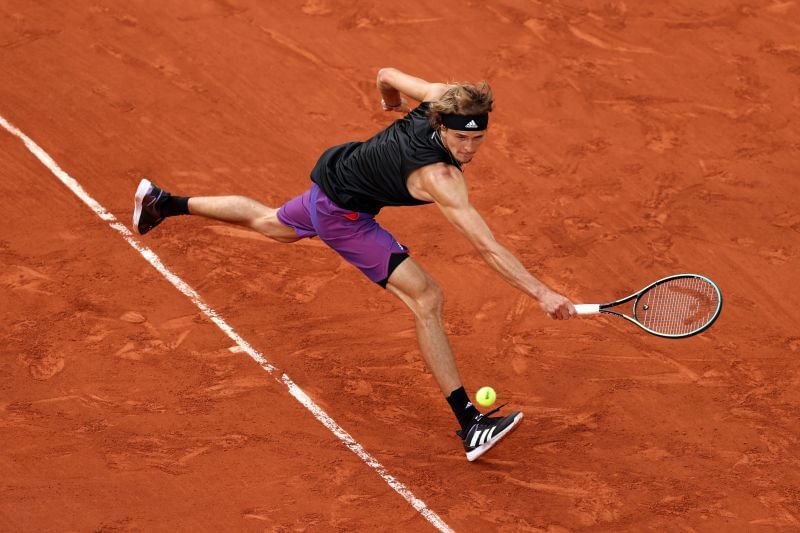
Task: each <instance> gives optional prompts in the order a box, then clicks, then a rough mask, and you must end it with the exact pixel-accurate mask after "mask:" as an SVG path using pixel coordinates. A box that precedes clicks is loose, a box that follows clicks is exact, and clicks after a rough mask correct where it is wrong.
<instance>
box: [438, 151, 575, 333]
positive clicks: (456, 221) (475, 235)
mask: <svg viewBox="0 0 800 533" xmlns="http://www.w3.org/2000/svg"><path fill="white" fill-rule="evenodd" d="M424 181H425V184H424V189H425V191H426V192H427V193H428V195H430V197H431V198H432V199H433V200H434V202H435V203H436V205H438V206H439V209H440V210H441V211H442V214H443V215H444V216H445V218H446V219H447V220H448V221H449V222H450V223H451V224H452V225H453V226H455V228H456V229H457V230H458V231H459V232H460V233H461V234H462V235H464V236H465V237H466V238H467V240H468V241H469V242H470V243H471V244H472V245H473V246H474V247H475V249H476V250H477V251H478V252H479V253H480V255H481V257H482V258H483V260H484V261H486V263H487V264H488V265H489V266H490V267H492V268H493V269H494V270H495V271H496V272H497V273H498V274H500V276H501V277H502V278H503V279H505V280H506V281H507V282H508V283H510V284H511V285H512V286H514V287H516V288H518V289H519V290H521V291H523V292H524V293H526V294H528V295H529V296H531V297H533V298H536V299H537V300H538V301H539V306H540V307H541V309H542V311H544V312H545V313H547V314H548V315H550V316H551V317H552V318H559V319H567V318H570V317H572V316H574V315H575V308H574V306H573V305H572V302H570V301H569V300H568V299H567V298H566V297H564V296H562V295H561V294H559V293H557V292H555V291H553V290H552V289H550V288H549V287H548V286H547V285H545V284H544V283H542V282H541V281H539V280H538V279H537V278H536V277H534V276H533V275H532V274H531V273H530V272H528V270H527V269H526V268H525V267H524V266H523V265H522V263H521V262H520V260H519V259H517V257H516V256H515V255H514V254H513V253H511V251H509V250H508V249H507V248H506V247H504V246H503V245H502V244H500V243H499V242H497V239H495V237H494V234H493V233H492V231H491V229H489V226H488V224H487V223H486V221H485V220H484V219H483V217H482V216H481V215H480V213H478V211H477V210H476V209H475V208H474V207H473V206H472V204H471V203H470V202H469V197H468V193H467V184H466V182H465V180H464V177H463V175H462V174H461V173H460V172H459V171H458V170H457V169H455V168H454V167H452V166H447V167H444V168H440V169H439V170H437V171H436V172H432V173H430V175H429V176H428V177H427V178H426V179H425V180H424Z"/></svg>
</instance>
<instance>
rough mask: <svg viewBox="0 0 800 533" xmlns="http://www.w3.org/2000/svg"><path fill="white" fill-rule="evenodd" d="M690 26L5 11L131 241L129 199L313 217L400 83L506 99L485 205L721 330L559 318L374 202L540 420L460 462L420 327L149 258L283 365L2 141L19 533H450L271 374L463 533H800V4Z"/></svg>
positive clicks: (206, 242)
mask: <svg viewBox="0 0 800 533" xmlns="http://www.w3.org/2000/svg"><path fill="white" fill-rule="evenodd" d="M664 4H666V3H664ZM669 4H670V5H669V6H667V5H662V4H661V3H658V5H656V4H655V3H651V2H605V1H603V2H599V1H598V2H578V1H566V2H536V1H534V2H529V1H521V0H519V1H517V0H502V1H498V2H485V3H484V2H466V3H464V2H451V1H444V2H439V3H438V5H432V3H429V2H422V1H420V0H410V1H408V2H403V3H395V2H378V1H361V0H359V1H356V2H349V1H348V2H345V1H326V0H310V1H308V2H305V3H303V2H287V3H283V2H259V1H255V0H232V1H230V2H226V1H218V2H211V1H181V2H179V1H165V2H111V1H104V0H96V1H83V0H76V1H71V2H30V1H27V0H3V2H2V4H1V5H0V116H2V117H3V118H4V119H6V120H7V121H8V122H10V123H11V124H13V125H14V126H16V127H17V128H19V129H20V130H21V131H22V132H24V134H26V135H27V136H29V137H30V138H31V139H33V140H34V141H35V142H36V143H37V144H38V145H39V146H40V147H41V148H42V150H44V151H45V152H46V153H47V154H49V155H50V156H51V157H52V158H53V160H54V161H55V162H56V163H57V164H58V165H60V167H61V168H62V169H63V170H64V171H65V172H66V173H68V174H69V176H72V177H73V178H75V180H77V181H78V182H79V183H80V185H81V186H82V187H83V188H84V189H85V190H86V192H87V193H88V194H90V195H91V197H93V198H94V199H95V200H97V202H99V203H100V204H101V205H102V206H104V207H105V208H106V209H108V211H109V212H110V213H111V214H113V215H114V216H115V217H117V219H119V220H120V221H121V222H123V223H124V224H126V225H130V217H131V211H132V198H133V192H134V190H135V188H136V184H137V183H138V181H139V179H140V178H141V177H142V176H148V177H150V178H151V179H153V180H155V181H156V182H157V183H159V184H162V185H164V186H165V187H166V188H167V189H168V190H175V191H179V192H182V193H185V194H192V195H201V194H233V193H239V194H247V195H250V196H253V197H255V198H257V199H259V200H261V201H262V202H264V203H267V204H269V205H274V206H277V205H280V204H281V203H282V202H283V201H285V200H287V199H288V198H290V197H292V196H294V195H296V194H299V193H301V192H303V191H304V190H305V189H306V188H307V187H308V185H309V179H308V172H309V170H310V169H311V167H312V166H313V164H314V162H315V161H316V158H317V156H318V155H319V153H320V152H321V151H322V150H323V149H325V148H327V147H328V146H330V145H333V144H338V143H341V142H344V141H347V140H357V139H365V138H367V137H368V136H370V135H371V134H372V133H373V132H375V131H377V130H378V129H380V128H382V127H383V126H385V125H387V124H389V123H390V121H391V120H394V119H395V118H397V115H394V114H390V113H384V112H382V111H381V110H380V97H379V95H378V93H377V91H376V90H375V88H374V79H375V75H376V73H377V71H378V69H379V68H380V67H385V66H394V67H398V68H400V69H402V70H405V71H407V72H411V73H414V74H416V75H419V76H421V77H423V78H426V79H429V80H437V81H439V80H441V81H445V80H480V79H487V80H489V81H490V82H491V83H492V85H493V88H494V91H495V98H496V108H495V112H494V113H493V114H492V123H491V125H490V133H489V138H488V140H487V142H486V143H485V144H484V146H483V148H482V149H481V153H480V154H478V156H477V157H476V159H475V162H474V163H472V164H471V165H469V167H468V168H467V170H466V176H467V179H468V180H469V183H470V194H471V198H472V200H473V203H474V205H475V206H476V207H477V208H478V210H479V211H480V212H481V213H482V214H483V215H484V216H485V218H486V219H487V221H488V222H489V224H490V226H491V227H492V228H493V230H494V232H495V234H496V236H497V237H498V239H499V240H500V241H501V242H502V243H504V244H505V245H506V246H508V247H509V248H510V249H511V250H513V251H515V252H516V253H517V254H518V256H519V257H520V258H521V259H522V260H523V262H524V263H525V265H526V266H527V267H529V268H530V269H531V271H532V272H533V273H534V274H535V275H537V276H539V277H540V278H541V279H542V280H543V281H545V282H546V283H548V284H550V285H551V286H552V287H553V288H554V289H556V290H559V291H561V292H563V293H564V294H566V295H567V296H569V297H570V298H572V299H573V301H575V302H576V303H577V302H586V303H597V302H600V301H605V300H607V299H612V298H615V297H619V296H623V295H625V294H627V293H628V292H631V291H632V290H635V289H638V288H639V287H641V286H643V285H644V284H646V283H649V282H650V281H653V280H655V279H657V278H660V277H663V276H665V275H668V274H673V273H678V272H698V273H701V274H705V275H707V276H709V277H711V278H712V279H714V280H715V281H716V282H717V283H718V284H719V285H720V287H721V289H722V291H723V294H724V296H725V304H724V308H723V312H722V316H721V318H720V319H719V320H718V321H717V323H716V324H715V325H714V326H713V327H712V328H711V329H710V330H708V331H707V332H705V333H703V334H701V335H699V336H696V337H693V338H690V339H687V340H682V341H671V340H665V339H659V338H656V337H652V336H649V335H647V334H645V333H643V332H642V331H640V330H639V329H637V328H635V327H634V326H632V325H630V324H627V323H625V322H624V321H621V320H615V319H613V318H586V319H580V320H573V321H569V322H555V321H551V320H550V319H548V318H547V317H546V316H545V315H543V314H542V313H541V312H540V311H539V309H538V307H537V305H536V303H535V302H534V301H532V300H531V299H529V298H527V297H525V296H523V295H522V294H521V293H519V292H517V291H516V290H515V289H513V288H511V287H510V286H508V285H506V284H505V283H504V282H503V281H502V280H501V279H500V278H499V277H498V276H496V275H495V274H494V273H493V272H492V271H490V269H489V268H488V267H486V266H485V265H484V264H483V263H482V261H481V260H480V258H479V256H478V255H477V253H476V252H474V251H473V250H472V249H471V248H470V245H469V244H468V243H467V242H466V240H464V239H463V238H461V237H459V236H458V235H457V234H456V232H455V231H454V230H453V229H451V227H449V226H448V225H447V223H446V221H445V220H444V218H443V217H442V216H441V215H440V214H439V212H438V210H437V208H436V207H435V206H425V207H414V208H395V209H385V210H384V212H383V213H381V215H380V217H379V221H380V222H381V223H382V224H383V225H384V226H385V227H387V228H388V229H390V230H391V231H392V232H393V233H394V235H395V236H396V237H397V238H398V239H399V240H400V242H402V243H404V244H406V245H408V246H409V247H410V248H411V250H412V255H413V257H415V258H416V259H417V260H418V261H419V262H420V263H421V264H422V265H423V266H424V267H425V268H426V269H427V270H429V272H430V273H431V274H432V275H433V276H434V277H435V278H436V279H437V280H438V281H439V283H440V285H441V286H442V288H443V289H444V291H445V294H446V297H447V302H446V310H445V317H446V323H447V329H448V331H449V333H450V335H451V341H452V344H453V346H454V349H455V351H456V353H457V358H458V361H459V364H460V367H461V371H462V375H463V377H464V380H465V384H466V386H467V389H468V390H469V391H474V390H476V389H477V388H478V387H480V386H483V385H492V386H494V387H495V388H496V389H497V391H498V395H499V401H500V402H501V403H502V402H508V404H509V407H510V408H515V409H520V410H522V411H523V412H524V413H525V420H524V421H523V422H522V424H521V425H520V426H519V428H518V429H517V430H515V432H514V433H513V434H512V435H511V436H510V437H508V438H507V439H506V440H504V441H503V442H502V443H501V444H500V445H498V446H497V448H495V449H493V450H492V451H491V452H489V453H488V454H487V455H485V456H484V457H483V458H482V459H481V460H479V461H477V462H476V463H473V464H470V463H468V462H467V461H466V459H465V457H464V453H463V449H462V448H461V447H460V443H459V441H458V439H457V438H456V437H455V435H454V434H453V431H454V430H455V429H456V424H455V420H454V419H453V417H452V414H451V413H450V411H449V408H448V407H447V404H446V402H445V401H444V400H443V399H442V398H441V395H440V394H439V392H438V388H437V386H436V384H435V383H434V381H433V379H432V378H431V377H430V375H429V374H428V373H427V372H426V371H425V367H424V364H423V362H422V360H421V358H420V354H419V351H418V349H417V346H416V340H415V334H414V324H413V321H412V319H411V315H410V313H408V312H407V311H406V309H405V308H404V307H403V306H402V304H401V303H400V302H399V301H398V300H397V299H395V298H394V297H393V296H392V295H391V294H389V293H387V292H385V291H383V290H381V289H380V288H377V287H376V286H374V285H373V284H372V283H370V282H369V281H368V280H367V279H366V278H365V277H363V276H362V275H361V274H360V273H359V272H357V271H356V270H355V269H354V268H352V267H351V266H349V265H348V264H346V263H343V262H342V261H341V260H340V259H339V258H338V256H337V255H335V253H333V252H332V251H330V250H329V249H327V248H326V247H325V246H324V245H322V244H321V243H319V242H316V240H314V241H307V242H303V243H298V244H293V245H280V244H276V243H272V242H269V241H267V240H266V239H265V238H262V237H260V236H259V235H257V234H255V233H250V232H247V231H245V230H243V229H239V228H236V227H233V226H225V225H222V224H218V223H212V222H209V221H207V220H202V219H190V218H182V219H172V220H169V221H167V222H166V223H165V224H163V225H162V226H160V227H159V228H157V229H156V230H154V231H153V232H152V233H151V234H149V235H147V236H145V237H142V238H139V239H138V240H139V241H140V242H141V243H142V245H144V246H147V247H149V248H150V249H152V251H153V252H155V253H156V254H157V255H158V256H159V257H160V258H161V260H162V261H163V262H164V264H165V265H166V266H167V267H168V268H170V269H171V270H172V271H173V272H174V273H175V274H176V275H177V276H180V278H181V279H183V280H184V281H185V282H186V283H188V284H189V285H190V286H191V287H192V288H193V289H195V290H196V291H197V292H198V293H199V294H200V296H201V297H202V298H203V300H204V301H205V302H206V303H207V304H208V305H209V306H211V307H212V308H213V309H214V310H216V311H217V312H218V313H219V314H220V315H221V316H222V317H223V318H224V319H225V320H226V321H227V323H228V324H230V326H231V327H232V328H233V329H234V330H235V331H236V333H238V334H239V335H241V337H242V338H243V339H245V340H246V341H247V342H248V343H250V344H251V345H252V346H253V347H254V349H255V350H258V351H259V352H260V353H262V354H263V355H264V356H265V357H266V358H267V360H268V361H269V363H270V364H271V365H273V366H274V367H275V368H276V370H275V371H274V372H273V373H272V374H271V373H269V372H265V370H264V368H262V367H261V366H259V365H258V364H257V363H256V362H255V361H254V360H253V359H252V358H250V357H248V355H247V354H246V353H243V352H241V351H240V350H239V349H238V348H237V347H236V345H235V343H234V342H233V341H232V340H231V339H230V338H229V337H228V336H226V335H225V334H224V333H223V332H222V331H221V330H220V329H219V328H218V327H217V326H216V325H215V324H214V323H212V322H211V321H210V320H209V319H208V318H207V317H206V316H205V315H203V314H202V313H201V312H200V310H199V309H198V307H197V306H196V305H195V304H194V303H193V302H192V301H191V300H190V299H189V298H187V297H186V296H184V295H183V294H181V293H180V292H179V291H178V290H176V289H175V288H174V287H173V286H172V285H171V284H170V283H168V282H167V281H166V279H165V278H164V276H162V275H161V274H160V273H159V272H157V271H156V270H155V269H154V268H153V267H152V266H151V265H150V264H148V263H147V262H146V261H145V260H144V259H143V257H142V255H141V254H140V253H139V252H138V251H136V250H135V249H134V248H132V247H131V246H130V245H129V244H128V243H126V242H125V240H124V239H123V238H122V237H121V235H120V234H119V233H118V232H116V231H114V230H113V229H112V228H110V227H109V224H108V222H107V221H104V220H101V218H99V217H98V216H97V215H96V214H95V213H94V212H92V210H90V209H89V208H88V207H87V206H86V205H85V204H84V203H82V202H81V201H80V199H79V198H78V197H76V196H75V194H73V192H72V191H70V190H69V189H67V188H66V187H65V186H64V185H63V184H62V183H61V182H60V181H59V180H58V178H56V176H55V175H54V174H53V173H52V172H51V170H49V169H48V168H47V167H46V166H45V165H43V164H42V163H41V162H40V161H39V160H37V159H36V158H35V157H34V155H33V154H32V153H31V151H29V150H28V148H26V146H25V145H24V144H23V142H22V141H21V140H20V139H19V138H18V137H15V136H14V135H12V134H11V133H8V132H7V131H6V130H5V129H2V130H0V213H2V225H1V227H2V229H1V230H0V264H1V265H2V269H0V301H2V305H0V320H1V321H2V322H1V323H2V328H1V329H0V356H1V357H0V365H1V366H0V530H3V531H129V530H130V531H174V530H195V531H198V530H206V531H222V530H231V531H232V530H237V531H250V530H252V531H263V530H266V531H295V530H311V531H328V530H361V531H380V530H384V531H386V530H397V531H425V530H434V524H432V523H431V522H430V521H429V520H427V519H426V518H425V517H424V516H423V515H422V514H421V513H419V512H418V511H417V510H415V509H414V508H413V507H412V506H411V505H410V504H409V503H408V502H407V501H406V500H405V499H403V498H402V497H401V495H400V494H398V492H396V491H395V490H394V489H393V488H392V487H391V486H390V485H389V484H387V483H386V481H385V480H384V479H382V478H381V476H380V475H378V473H377V472H376V470H375V469H374V468H372V467H371V466H369V465H368V464H366V463H365V462H364V461H363V460H362V459H360V458H359V457H358V456H357V455H356V454H354V453H352V452H351V451H350V450H349V449H348V448H347V447H346V446H345V445H344V444H343V443H342V442H341V440H340V439H339V438H337V437H336V436H335V435H334V434H333V433H332V432H331V431H329V429H327V428H326V427H325V426H323V425H322V424H321V423H320V422H319V421H318V420H317V419H316V418H315V417H314V416H313V415H312V414H311V413H310V412H309V411H308V410H307V409H306V408H304V407H303V406H302V405H301V404H300V403H298V402H297V401H296V400H295V399H294V398H293V397H292V396H290V394H289V392H288V391H287V388H286V386H285V385H284V384H283V383H281V382H280V376H281V375H283V373H285V374H287V375H288V376H290V377H291V378H292V379H293V380H294V382H296V383H297V385H298V386H299V387H300V388H302V390H304V391H305V392H306V393H307V394H308V396H309V397H311V398H312V399H313V400H314V401H315V402H316V403H317V404H318V405H319V406H320V407H321V408H322V409H324V410H325V412H326V413H327V414H328V415H330V416H331V417H332V418H333V419H334V420H335V421H336V422H337V423H338V424H339V425H340V426H341V427H342V428H344V430H346V431H347V432H349V433H350V435H352V437H353V438H354V439H355V440H356V441H357V442H358V443H359V444H361V445H362V446H363V447H364V449H365V450H366V451H367V452H369V453H370V454H372V456H373V457H374V458H375V459H376V460H377V461H379V462H380V463H381V464H382V465H383V466H384V467H385V469H386V472H388V475H391V476H394V478H396V479H397V480H398V481H399V482H400V483H402V484H403V485H404V486H405V487H406V488H407V489H408V490H409V491H410V492H411V493H413V495H414V496H415V497H416V498H419V499H420V500H421V501H422V502H424V504H425V505H427V507H428V509H429V510H430V511H432V512H434V513H435V514H436V515H437V516H438V517H440V518H441V520H442V522H443V523H444V524H445V525H446V526H447V527H449V528H452V529H454V530H457V531H493V530H496V531H548V532H563V531H709V532H711V531H797V530H798V529H800V489H798V487H799V486H800V473H799V472H800V441H799V439H800V437H799V435H798V419H800V408H799V406H800V392H799V391H800V374H799V373H798V372H799V371H800V363H799V362H798V358H799V357H800V312H798V311H797V300H798V289H797V285H796V284H797V280H798V271H799V269H800V263H799V259H798V254H800V214H798V197H800V185H798V173H799V172H800V130H798V123H800V5H798V3H797V2H794V1H786V2H772V3H771V2H765V1H756V2H749V3H747V4H735V5H734V3H728V2H702V3H700V4H698V3H696V2H689V1H682V2H670V3H669ZM232 348H233V349H232Z"/></svg>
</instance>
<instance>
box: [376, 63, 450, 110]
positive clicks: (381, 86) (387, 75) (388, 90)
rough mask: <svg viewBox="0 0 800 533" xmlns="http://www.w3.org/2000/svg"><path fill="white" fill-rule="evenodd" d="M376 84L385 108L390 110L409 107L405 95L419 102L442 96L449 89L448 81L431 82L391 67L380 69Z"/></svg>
mask: <svg viewBox="0 0 800 533" xmlns="http://www.w3.org/2000/svg"><path fill="white" fill-rule="evenodd" d="M376 85H377V86H378V91H380V93H381V98H382V99H383V108H384V109H386V110H390V111H405V110H407V109H408V107H407V106H406V105H405V104H406V102H405V99H404V98H403V95H405V96H408V97H409V98H413V99H414V100H416V101H418V102H430V101H432V100H436V99H437V98H439V97H440V96H442V95H443V94H444V93H445V92H446V91H447V89H448V85H447V84H446V83H430V82H427V81H425V80H423V79H422V78H417V77H415V76H411V75H410V74H406V73H405V72H401V71H399V70H397V69H396V68H390V67H387V68H382V69H380V70H379V71H378V79H377V80H376Z"/></svg>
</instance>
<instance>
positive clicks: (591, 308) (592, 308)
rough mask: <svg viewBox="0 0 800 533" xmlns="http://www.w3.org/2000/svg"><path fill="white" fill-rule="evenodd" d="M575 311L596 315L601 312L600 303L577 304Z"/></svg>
mask: <svg viewBox="0 0 800 533" xmlns="http://www.w3.org/2000/svg"><path fill="white" fill-rule="evenodd" d="M575 311H577V313H578V314H579V315H596V314H597V313H599V312H600V304H575Z"/></svg>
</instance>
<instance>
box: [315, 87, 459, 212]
mask: <svg viewBox="0 0 800 533" xmlns="http://www.w3.org/2000/svg"><path fill="white" fill-rule="evenodd" d="M427 109H428V102H422V103H421V104H420V105H419V106H417V108H416V109H414V110H413V111H411V112H410V113H408V114H407V115H406V116H405V117H403V118H401V119H399V120H396V121H395V122H393V123H392V124H391V125H390V126H389V127H387V128H386V129H385V130H383V131H381V132H379V133H377V134H376V135H375V136H373V137H372V138H370V139H369V140H367V141H364V142H349V143H345V144H340V145H338V146H334V147H332V148H328V149H327V150H326V151H325V152H324V153H323V154H322V155H321V156H320V158H319V161H317V164H316V165H315V166H314V169H313V170H312V171H311V180H312V181H313V182H314V183H316V184H317V185H319V187H320V188H321V189H322V190H323V192H324V193H325V194H326V195H327V196H328V198H330V199H331V200H333V202H334V203H335V204H336V205H338V206H339V207H341V208H343V209H349V210H351V211H359V212H362V213H370V214H373V215H376V214H378V212H379V211H380V210H381V208H382V207H385V206H392V205H422V204H429V203H431V202H424V201H422V200H417V199H416V198H414V197H413V196H411V194H410V193H409V192H408V187H406V179H407V178H408V175H409V174H411V173H412V172H413V171H415V170H416V169H418V168H420V167H424V166H426V165H431V164H434V163H447V164H448V165H454V166H456V167H458V168H459V169H461V166H460V165H459V164H458V161H456V160H455V159H454V158H453V157H452V156H451V155H450V152H449V151H448V150H447V149H446V148H445V147H444V145H442V141H441V139H440V138H439V134H438V133H435V130H434V129H433V128H432V127H431V125H430V122H428V117H427Z"/></svg>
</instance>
